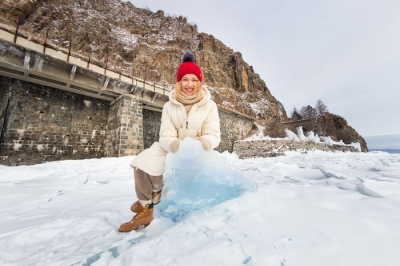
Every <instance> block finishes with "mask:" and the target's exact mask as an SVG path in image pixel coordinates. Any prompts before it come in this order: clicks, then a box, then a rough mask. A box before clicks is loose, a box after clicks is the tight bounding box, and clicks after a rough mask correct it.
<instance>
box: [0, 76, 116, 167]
mask: <svg viewBox="0 0 400 266" xmlns="http://www.w3.org/2000/svg"><path fill="white" fill-rule="evenodd" d="M7 80H8V82H7ZM1 81H2V82H1V84H2V85H1V88H0V89H1V96H3V95H7V92H8V91H9V93H10V94H9V104H8V107H7V108H4V102H5V100H4V99H3V97H2V98H1V99H2V100H1V101H0V102H1V103H0V104H1V110H2V113H1V114H2V115H1V119H2V120H1V121H2V122H3V123H2V124H3V130H2V132H3V134H2V135H1V139H0V156H1V157H0V161H1V162H0V163H1V164H7V165H21V164H33V163H40V162H45V161H54V160H64V159H84V158H99V157H102V156H104V150H103V149H104V140H105V138H106V131H107V117H108V110H109V105H110V104H109V102H108V101H104V100H98V99H94V98H90V97H86V96H82V95H77V94H73V93H69V92H65V91H60V90H57V89H53V88H49V87H45V86H41V85H36V84H32V83H27V82H22V81H19V80H14V79H9V78H4V77H1ZM8 88H11V89H8ZM5 91H6V92H5ZM4 109H6V111H5V110H4ZM5 113H6V114H7V115H5Z"/></svg>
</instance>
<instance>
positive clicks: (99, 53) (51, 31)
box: [0, 0, 287, 121]
mask: <svg viewBox="0 0 400 266" xmlns="http://www.w3.org/2000/svg"><path fill="white" fill-rule="evenodd" d="M0 15H1V16H0V27H2V28H3V29H6V30H9V31H11V32H14V31H15V28H16V26H17V24H18V23H19V29H18V33H19V34H20V35H23V36H25V37H29V38H30V39H31V40H34V41H37V42H39V43H46V45H48V46H52V47H53V48H56V49H62V50H64V51H66V52H70V53H71V54H74V55H75V56H78V57H81V58H82V59H84V60H90V62H91V63H95V64H98V65H100V66H102V67H106V68H107V69H110V70H114V71H117V72H122V73H124V74H126V75H129V76H135V77H139V78H141V79H144V80H146V81H151V82H155V83H156V84H158V85H161V86H165V87H170V88H172V87H173V86H174V84H175V74H176V69H177V67H178V66H179V64H180V58H181V55H182V53H183V52H184V51H185V50H188V49H190V50H193V51H195V53H196V56H197V62H198V64H199V65H201V67H202V70H203V72H204V73H203V74H204V80H205V84H206V85H207V86H208V87H209V88H210V89H211V91H212V93H213V97H214V100H215V101H217V102H218V103H219V104H221V105H223V106H226V107H230V108H235V109H237V110H239V111H240V112H243V113H246V114H248V115H251V116H254V117H258V118H264V119H266V118H269V119H271V118H272V119H274V120H277V121H280V120H285V119H286V118H287V116H286V112H285V109H284V107H283V105H282V104H281V103H280V102H279V101H277V100H276V99H275V98H274V96H272V94H271V92H270V91H269V89H268V87H267V86H266V84H265V82H264V81H263V80H262V79H261V78H260V76H259V75H258V74H257V73H256V72H255V71H254V69H253V67H252V66H249V65H248V64H247V63H246V62H245V61H244V60H243V58H242V55H241V54H240V53H239V52H235V51H233V50H232V49H230V48H229V47H227V46H226V45H224V44H223V43H222V42H220V41H219V40H218V39H216V38H214V37H213V36H212V35H209V34H206V33H199V32H198V31H197V26H196V25H195V24H190V23H188V22H187V19H186V18H185V17H182V16H166V15H165V14H164V12H163V11H161V10H159V11H157V12H155V13H154V12H151V11H149V10H146V9H141V8H136V7H135V6H134V5H133V4H131V3H130V2H121V1H119V0H107V1H106V0H71V1H63V0H36V1H30V0H19V1H15V0H3V1H2V3H1V7H0Z"/></svg>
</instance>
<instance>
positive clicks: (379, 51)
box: [131, 0, 400, 137]
mask: <svg viewBox="0 0 400 266" xmlns="http://www.w3.org/2000/svg"><path fill="white" fill-rule="evenodd" d="M131 2H132V3H133V4H134V5H135V6H136V7H140V8H149V9H150V10H151V11H153V12H156V11H157V10H163V11H164V12H165V14H169V15H177V16H179V15H182V16H186V17H187V18H188V22H190V23H195V24H197V26H198V30H199V31H200V32H205V33H207V34H211V35H213V36H214V37H215V38H217V39H219V40H220V41H222V42H223V43H224V44H225V45H226V46H228V47H230V48H232V49H233V50H234V51H238V52H240V53H241V54H242V56H243V59H244V60H245V61H246V62H247V63H248V64H249V65H252V66H253V67H254V71H255V72H256V73H258V74H259V75H260V76H261V78H262V79H263V80H264V81H265V83H266V84H267V86H268V88H269V90H270V91H271V93H272V95H274V96H275V97H276V98H277V99H278V100H279V101H280V102H281V103H282V104H283V105H284V106H285V109H286V112H287V113H288V115H290V114H291V111H292V110H293V108H294V107H297V108H298V109H300V108H301V107H302V106H306V105H311V106H314V105H315V103H316V102H317V100H318V99H321V100H322V101H323V102H324V103H325V104H326V105H327V106H328V109H329V111H330V112H331V113H334V114H338V115H340V116H342V117H344V118H345V119H346V120H347V122H348V123H349V125H350V126H352V127H353V128H354V129H355V130H356V131H357V132H358V133H360V134H361V135H362V136H364V137H366V136H374V135H388V134H400V112H399V107H398V106H399V102H400V1H398V0H330V1H320V0H303V1H298V0H278V1H277V0H267V1H260V0H248V1H232V0H230V1H228V0H218V1H215V0H203V1H193V0H186V1H180V0H168V1H167V0H150V1H149V0H146V1H145V0H131Z"/></svg>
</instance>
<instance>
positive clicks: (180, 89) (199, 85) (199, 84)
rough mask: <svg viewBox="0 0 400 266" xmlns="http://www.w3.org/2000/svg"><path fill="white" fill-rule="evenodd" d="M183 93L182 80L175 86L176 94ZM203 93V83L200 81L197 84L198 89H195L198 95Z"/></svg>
mask: <svg viewBox="0 0 400 266" xmlns="http://www.w3.org/2000/svg"><path fill="white" fill-rule="evenodd" d="M181 91H182V80H180V81H178V82H177V83H176V86H175V93H176V94H179V93H181ZM202 91H203V83H202V82H201V81H200V80H199V82H197V84H196V87H195V88H194V92H195V94H196V95H197V94H199V93H202Z"/></svg>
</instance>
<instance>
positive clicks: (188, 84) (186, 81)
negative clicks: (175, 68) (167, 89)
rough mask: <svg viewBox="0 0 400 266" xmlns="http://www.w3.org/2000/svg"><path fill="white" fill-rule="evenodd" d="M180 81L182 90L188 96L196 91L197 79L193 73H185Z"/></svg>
mask: <svg viewBox="0 0 400 266" xmlns="http://www.w3.org/2000/svg"><path fill="white" fill-rule="evenodd" d="M181 83H182V91H183V93H185V94H186V95H188V96H192V95H193V94H195V93H196V88H197V85H198V83H199V79H198V78H197V77H196V75H193V74H186V75H184V76H183V78H182V79H181Z"/></svg>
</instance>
